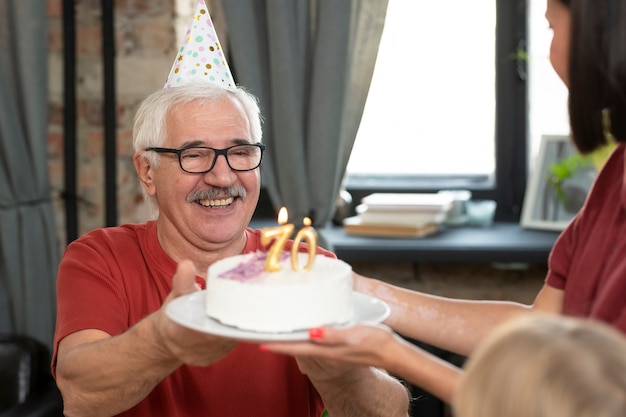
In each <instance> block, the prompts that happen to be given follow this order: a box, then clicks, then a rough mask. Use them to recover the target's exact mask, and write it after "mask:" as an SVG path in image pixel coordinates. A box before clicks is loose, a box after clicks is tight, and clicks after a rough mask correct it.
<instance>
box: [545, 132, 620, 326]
mask: <svg viewBox="0 0 626 417" xmlns="http://www.w3.org/2000/svg"><path fill="white" fill-rule="evenodd" d="M624 152H625V145H624V144H621V145H619V146H618V147H617V149H616V150H615V151H614V152H613V154H612V155H611V156H610V158H609V160H608V161H607V163H606V165H605V166H604V168H603V169H602V170H601V172H600V173H599V174H598V178H597V179H596V181H595V183H594V185H593V187H592V189H591V190H590V192H589V195H588V197H587V201H586V202H585V205H584V206H583V208H582V209H581V210H580V212H579V213H578V214H577V216H576V217H575V218H574V220H573V221H572V222H571V224H570V225H569V226H568V227H567V228H566V229H565V230H564V231H563V233H562V234H561V235H560V236H559V238H558V239H557V242H556V243H555V245H554V248H553V249H552V252H551V254H550V259H549V267H550V268H549V272H548V276H547V278H546V283H547V284H548V285H550V286H551V287H554V288H558V289H562V290H564V292H565V293H564V302H563V313H564V314H567V315H570V316H579V317H588V318H592V319H597V320H601V321H604V322H607V323H609V324H611V325H613V326H614V327H616V328H618V329H619V330H621V331H622V332H624V333H626V181H624V175H625V172H626V171H625V170H624Z"/></svg>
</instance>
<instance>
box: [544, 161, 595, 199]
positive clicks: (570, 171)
mask: <svg viewBox="0 0 626 417" xmlns="http://www.w3.org/2000/svg"><path fill="white" fill-rule="evenodd" d="M592 165H593V159H592V157H591V155H581V154H579V153H578V152H576V153H575V154H573V155H570V156H568V157H566V158H563V159H561V160H559V161H556V162H553V163H552V164H550V166H549V167H548V178H547V180H548V182H549V183H550V184H551V185H552V187H553V188H554V191H555V193H556V196H557V198H558V199H559V200H560V201H561V203H563V204H565V203H566V198H567V197H566V195H565V191H563V181H565V180H566V179H568V178H571V177H572V176H573V175H574V174H575V173H576V171H578V170H580V169H581V168H587V167H590V166H592Z"/></svg>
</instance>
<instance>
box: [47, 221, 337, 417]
mask: <svg viewBox="0 0 626 417" xmlns="http://www.w3.org/2000/svg"><path fill="white" fill-rule="evenodd" d="M156 230H157V227H156V223H155V222H148V223H146V224H140V225H131V224H127V225H123V226H119V227H111V228H104V229H97V230H94V231H92V232H89V233H88V234H86V235H84V236H83V237H81V238H79V239H78V240H76V241H74V242H72V243H71V244H70V245H69V246H68V247H67V249H66V252H65V255H64V257H63V260H62V261H61V264H60V267H59V274H58V282H57V304H58V306H57V308H58V311H57V322H56V332H55V337H54V354H53V358H52V372H53V374H55V373H56V357H57V349H58V344H59V341H60V340H61V339H63V338H64V337H65V336H67V335H69V334H71V333H74V332H77V331H79V330H84V329H99V330H103V331H105V332H107V333H108V334H110V335H118V334H121V333H124V332H125V331H126V330H128V328H130V327H131V326H133V325H134V324H135V323H137V322H138V321H139V320H141V319H142V318H143V317H145V316H146V315H148V314H150V313H152V312H154V311H155V310H157V309H159V308H160V307H161V305H162V303H163V300H165V298H166V297H167V295H168V294H169V292H170V291H171V279H172V276H173V275H174V272H175V270H176V263H175V262H174V261H173V260H172V259H171V258H170V257H169V256H168V255H167V254H166V253H165V252H164V251H163V249H162V248H161V246H160V245H159V242H158V239H157V233H156ZM246 234H247V243H246V247H245V249H244V251H243V253H248V252H254V251H256V250H262V249H263V248H261V244H260V231H258V230H257V231H254V230H252V229H248V230H246ZM286 247H287V248H289V245H287V246H286ZM318 253H322V254H324V255H327V256H332V257H334V255H333V254H332V253H330V252H328V251H324V250H323V249H321V248H318ZM197 281H198V283H199V284H200V285H202V286H203V285H204V280H203V279H201V278H198V279H197ZM323 410H324V405H323V403H322V401H321V398H320V396H319V394H318V393H317V391H316V390H315V388H314V387H313V386H312V384H311V383H310V382H309V380H308V378H307V377H306V376H305V375H303V374H302V373H301V372H300V371H299V369H298V365H297V363H296V361H295V360H294V359H293V358H292V357H289V356H284V355H277V354H273V353H270V352H262V351H260V350H259V348H258V346H257V345H254V344H248V343H239V345H237V347H236V348H235V349H234V350H233V351H232V352H231V353H230V354H229V355H228V356H226V357H225V358H224V359H222V360H220V361H219V362H217V363H215V364H213V365H211V366H208V367H194V366H186V365H183V366H181V367H180V368H178V369H177V370H176V371H174V372H173V373H172V374H170V375H169V376H168V377H166V378H165V379H164V380H163V381H162V382H161V383H159V384H158V385H157V386H156V387H155V388H154V390H153V391H152V392H151V393H150V394H149V395H148V396H147V397H146V398H145V399H144V400H143V401H141V402H140V403H139V404H137V405H136V406H135V407H133V408H132V409H130V410H128V411H126V412H124V413H122V414H120V415H122V416H145V417H148V416H150V417H152V416H155V415H162V416H168V417H176V416H200V415H202V416H207V417H210V416H215V417H229V416H232V417H241V416H255V417H295V416H297V417H306V416H310V417H319V416H320V415H321V414H322V412H323Z"/></svg>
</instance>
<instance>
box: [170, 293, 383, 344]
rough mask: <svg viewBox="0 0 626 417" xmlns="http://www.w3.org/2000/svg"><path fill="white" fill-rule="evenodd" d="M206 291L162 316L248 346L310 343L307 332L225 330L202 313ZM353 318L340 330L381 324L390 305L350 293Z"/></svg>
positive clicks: (190, 296) (181, 301)
mask: <svg viewBox="0 0 626 417" xmlns="http://www.w3.org/2000/svg"><path fill="white" fill-rule="evenodd" d="M205 296H206V290H202V291H197V292H194V293H191V294H187V295H183V296H181V297H178V298H176V299H174V300H173V301H172V302H171V303H169V304H168V305H167V307H166V309H165V312H166V314H167V316H168V317H169V318H171V319H172V320H173V321H175V322H176V323H178V324H180V325H181V326H185V327H187V328H190V329H193V330H197V331H199V332H203V333H208V334H212V335H216V336H222V337H227V338H229V339H236V340H241V341H248V342H259V343H260V342H270V341H284V342H289V341H303V340H308V339H309V331H308V329H305V330H299V331H295V332H288V333H266V332H253V331H247V330H242V329H238V328H236V327H232V326H226V325H224V324H221V323H220V322H218V321H216V320H213V319H212V318H210V317H209V316H207V315H206V312H205ZM352 297H353V301H354V317H353V318H352V320H350V321H349V322H348V323H344V324H342V325H340V326H339V327H347V326H352V325H355V324H359V323H380V322H382V321H383V320H385V319H386V318H387V317H388V316H389V313H390V309H389V305H387V303H385V302H384V301H382V300H380V299H378V298H375V297H371V296H369V295H367V294H363V293H359V292H353V293H352Z"/></svg>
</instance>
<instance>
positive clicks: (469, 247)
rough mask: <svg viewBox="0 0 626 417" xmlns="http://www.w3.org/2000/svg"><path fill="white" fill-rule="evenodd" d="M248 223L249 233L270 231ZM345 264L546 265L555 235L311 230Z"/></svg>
mask: <svg viewBox="0 0 626 417" xmlns="http://www.w3.org/2000/svg"><path fill="white" fill-rule="evenodd" d="M275 224H276V221H275V220H253V221H252V223H251V226H252V227H267V226H272V225H275ZM317 231H318V233H320V234H323V236H324V237H325V238H326V239H327V241H328V243H329V245H330V246H332V250H333V252H335V254H336V255H337V257H338V258H340V259H343V260H344V261H346V262H490V263H491V262H493V263H500V262H502V263H547V262H548V255H549V253H550V250H551V249H552V246H553V245H554V242H555V240H556V238H557V237H558V235H559V232H553V231H543V230H530V229H524V228H522V227H521V226H520V225H519V224H518V223H513V222H496V223H494V225H493V226H492V227H490V228H486V229H482V228H476V227H454V228H452V227H450V228H445V229H442V230H440V231H439V232H437V233H436V234H433V235H430V236H426V237H422V238H382V237H368V236H356V235H349V234H346V232H345V231H344V229H343V227H341V226H334V225H330V226H328V227H326V228H322V229H319V228H318V229H317Z"/></svg>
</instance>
